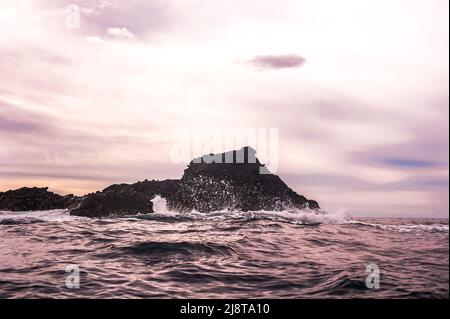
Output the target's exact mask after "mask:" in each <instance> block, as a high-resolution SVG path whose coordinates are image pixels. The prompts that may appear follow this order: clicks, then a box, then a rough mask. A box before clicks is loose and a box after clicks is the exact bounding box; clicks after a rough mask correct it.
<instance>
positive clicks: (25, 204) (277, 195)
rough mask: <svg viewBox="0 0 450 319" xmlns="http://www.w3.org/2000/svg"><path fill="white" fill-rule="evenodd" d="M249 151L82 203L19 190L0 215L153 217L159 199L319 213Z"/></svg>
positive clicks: (206, 208)
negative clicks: (60, 213)
mask: <svg viewBox="0 0 450 319" xmlns="http://www.w3.org/2000/svg"><path fill="white" fill-rule="evenodd" d="M255 154H256V152H255V150H253V149H252V148H249V147H245V148H242V149H241V150H238V151H231V152H227V153H222V154H210V155H205V156H202V157H201V158H196V159H194V160H193V161H192V162H191V163H190V164H189V165H188V167H187V169H186V170H185V171H184V174H183V177H182V178H181V179H180V180H165V181H148V180H145V181H142V182H137V183H135V184H115V185H111V186H109V187H107V188H105V189H104V190H102V191H101V192H96V193H91V194H88V195H85V196H83V197H75V196H73V195H68V196H60V195H57V194H54V193H52V192H49V191H48V190H47V188H21V189H18V190H14V191H8V192H5V193H0V210H13V211H26V210H49V209H62V208H65V209H69V211H70V214H72V215H78V216H88V217H105V216H124V215H133V214H148V213H153V203H152V201H151V200H152V199H153V198H154V197H155V196H156V195H160V196H161V197H164V198H165V199H166V200H167V204H168V206H169V208H170V209H173V210H177V211H181V212H183V211H189V210H192V209H195V210H197V211H200V212H211V211H217V210H224V209H230V210H241V211H256V210H283V209H289V208H311V209H318V208H319V205H318V204H317V202H315V201H313V200H308V199H306V198H305V197H304V196H302V195H299V194H297V193H296V192H294V191H293V190H292V189H290V188H289V187H288V186H287V185H286V184H285V183H284V182H283V181H282V180H281V179H280V178H279V177H278V176H277V175H274V174H271V173H270V172H269V171H268V170H267V169H266V168H265V166H264V165H262V164H261V163H260V162H259V160H258V159H257V158H256V157H255Z"/></svg>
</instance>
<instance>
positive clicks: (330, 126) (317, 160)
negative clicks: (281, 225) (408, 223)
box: [0, 0, 449, 217]
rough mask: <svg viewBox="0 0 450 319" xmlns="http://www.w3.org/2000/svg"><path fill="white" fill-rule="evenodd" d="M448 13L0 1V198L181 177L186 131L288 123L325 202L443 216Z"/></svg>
mask: <svg viewBox="0 0 450 319" xmlns="http://www.w3.org/2000/svg"><path fill="white" fill-rule="evenodd" d="M71 4H72V6H69V5H71ZM73 5H76V6H75V8H79V9H80V15H79V28H77V27H76V26H77V24H76V23H75V24H74V21H75V22H76V19H75V20H73V19H72V18H73V17H74V16H73V15H70V14H73V13H74V11H73V8H74V6H73ZM68 6H69V7H68ZM448 6H449V2H448V0H430V1H423V0H417V1H416V0H395V1H392V0H378V1H372V0H370V1H369V0H367V1H364V0H341V1H335V0H319V1H312V0H291V1H290V0H277V1H273V0H272V1H265V0H248V1H246V0H243V1H211V0H208V1H206V0H203V1H201V0H166V1H162V0H153V1H151V0H149V1H134V0H129V1H115V0H108V1H94V0H79V1H75V0H74V1H62V0H54V1H51V0H35V1H31V0H30V1H23V0H18V1H6V0H0V27H1V29H2V34H1V35H0V150H1V151H0V191H1V190H7V189H10V188H17V187H21V186H49V187H50V189H51V190H53V191H56V192H60V193H75V194H80V195H81V194H85V193H87V192H90V191H93V190H98V189H102V188H104V187H105V186H107V185H110V184H112V183H117V182H134V181H137V180H142V179H145V178H148V179H163V178H178V177H180V176H181V175H182V172H183V168H184V165H183V164H179V163H178V164H177V163H174V162H173V161H171V160H170V152H171V149H172V148H173V145H174V141H173V140H172V139H171V132H172V131H173V129H174V128H180V127H187V128H192V127H204V128H218V129H226V128H230V127H237V128H278V130H279V149H278V150H279V153H278V155H279V164H278V171H277V174H279V175H280V176H281V177H282V178H283V179H284V180H285V181H286V182H287V183H288V184H289V185H290V186H292V188H294V189H295V190H296V191H297V192H299V193H301V194H304V195H306V196H307V197H310V198H313V199H316V200H318V201H319V203H320V204H321V206H322V207H324V208H325V209H328V210H330V211H348V212H349V213H351V214H352V215H363V216H367V215H372V216H437V217H448V214H449V199H448V188H449V186H448V185H449V159H448V152H449V140H448V133H449V122H448V116H449V92H448V86H449V65H448V61H449V42H448V37H449V34H448V32H449V31H448V30H449V26H448V24H449V16H448V12H449V8H448ZM194 153H195V152H194ZM198 155H200V154H192V156H198Z"/></svg>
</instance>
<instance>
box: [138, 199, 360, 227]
mask: <svg viewBox="0 0 450 319" xmlns="http://www.w3.org/2000/svg"><path fill="white" fill-rule="evenodd" d="M152 202H153V210H154V211H155V213H154V214H152V216H151V215H146V216H145V217H144V216H140V218H145V219H159V218H161V219H172V220H177V221H184V220H224V219H237V220H245V221H250V220H271V221H276V222H286V223H291V224H298V225H319V224H346V223H348V222H349V221H350V220H351V218H350V217H349V216H348V214H347V213H346V212H336V213H330V212H328V211H325V210H312V209H296V208H294V209H288V210H283V211H266V210H260V211H248V212H242V211H237V210H222V211H214V212H209V213H202V212H198V211H195V210H192V211H190V212H186V213H179V212H175V211H171V210H170V209H168V207H167V201H166V199H165V198H163V197H161V196H155V198H153V199H152Z"/></svg>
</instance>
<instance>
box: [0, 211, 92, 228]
mask: <svg viewBox="0 0 450 319" xmlns="http://www.w3.org/2000/svg"><path fill="white" fill-rule="evenodd" d="M80 218H83V217H77V216H71V215H70V214H69V212H68V211H67V210H65V209H54V210H42V211H26V212H9V211H7V212H6V211H2V212H0V225H16V224H35V223H42V222H65V221H69V220H74V219H80Z"/></svg>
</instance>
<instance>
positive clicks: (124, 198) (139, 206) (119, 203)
mask: <svg viewBox="0 0 450 319" xmlns="http://www.w3.org/2000/svg"><path fill="white" fill-rule="evenodd" d="M177 182H178V181H176V180H165V181H143V182H137V183H135V184H115V185H111V186H109V187H107V188H105V189H104V190H103V191H101V192H96V193H92V194H88V195H86V196H84V197H83V198H82V199H81V201H80V202H79V204H78V205H77V206H76V207H74V208H73V209H71V210H70V214H71V215H77V216H87V217H106V216H125V215H134V214H149V213H153V203H152V201H151V200H152V199H153V198H154V197H155V196H156V195H161V196H163V197H169V196H171V194H173V193H175V192H176V185H177Z"/></svg>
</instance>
